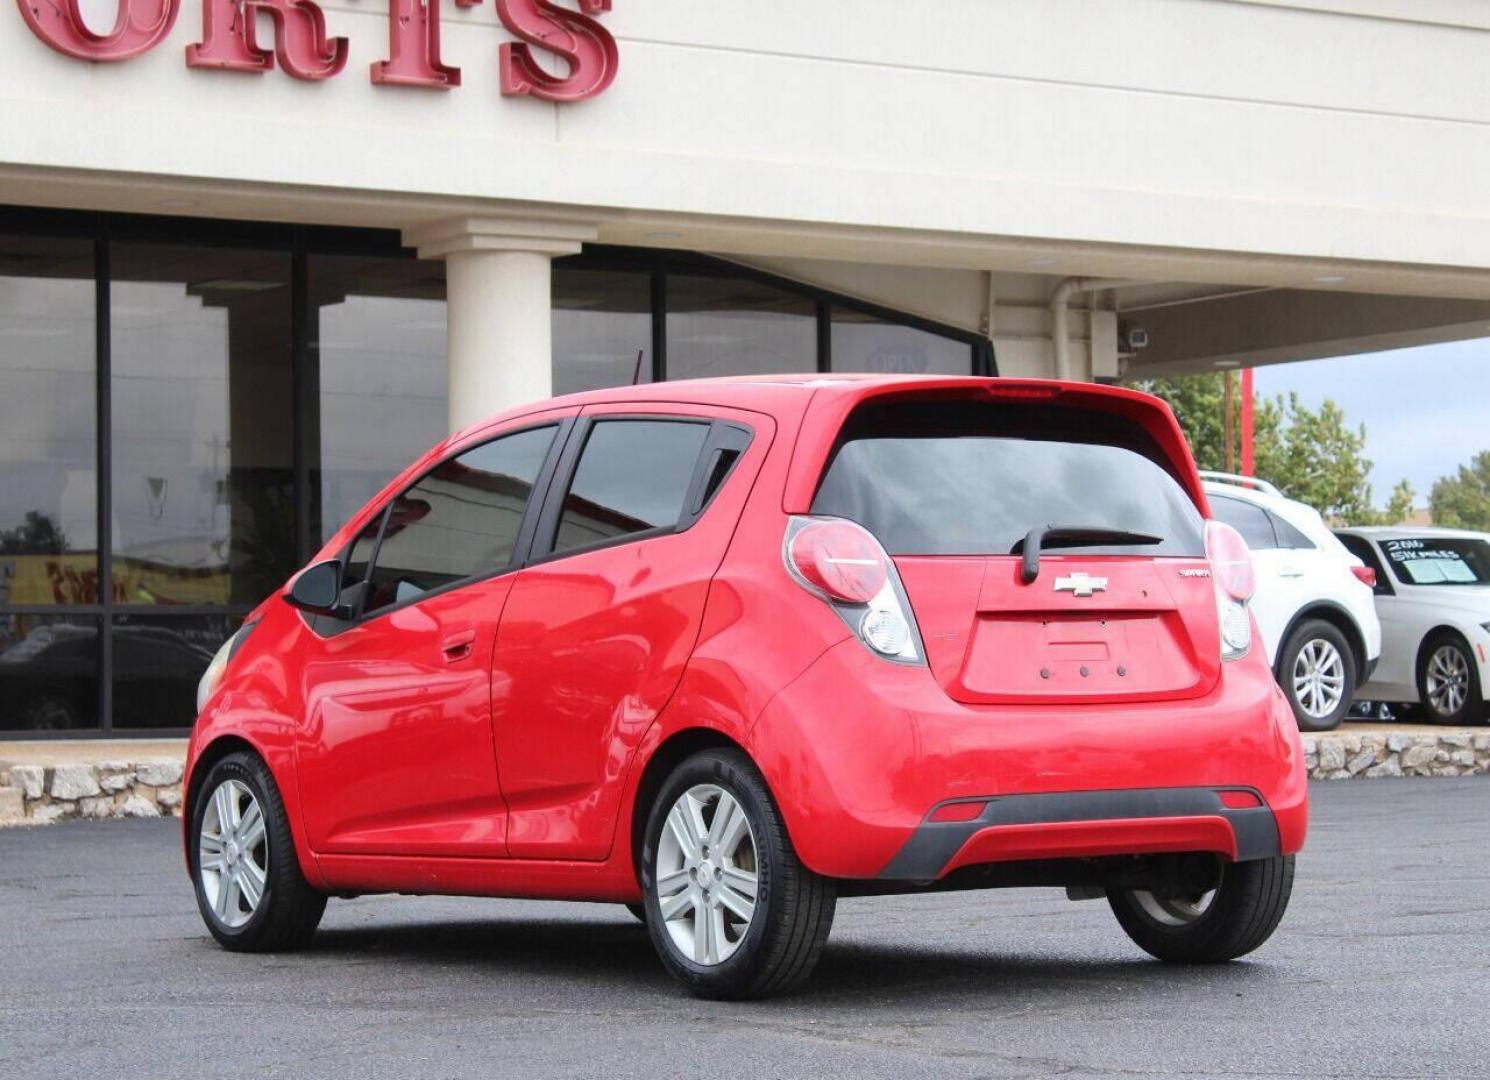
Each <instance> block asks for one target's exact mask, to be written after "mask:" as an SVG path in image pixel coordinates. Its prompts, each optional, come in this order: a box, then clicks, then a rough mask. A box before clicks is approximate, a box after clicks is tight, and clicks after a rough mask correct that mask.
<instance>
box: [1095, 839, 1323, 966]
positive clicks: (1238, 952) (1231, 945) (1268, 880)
mask: <svg viewBox="0 0 1490 1080" xmlns="http://www.w3.org/2000/svg"><path fill="white" fill-rule="evenodd" d="M1292 892H1293V856H1292V855H1288V856H1282V857H1278V858H1272V859H1257V860H1254V861H1250V862H1241V863H1229V864H1227V865H1225V866H1224V867H1222V870H1221V880H1220V882H1219V884H1217V885H1216V887H1215V888H1213V889H1210V890H1208V891H1203V892H1195V893H1183V892H1174V891H1161V890H1157V889H1155V890H1148V889H1115V890H1112V891H1110V892H1109V893H1108V895H1107V902H1108V903H1109V904H1110V905H1111V907H1112V913H1113V914H1114V915H1116V916H1117V920H1118V922H1119V924H1121V925H1122V928H1123V929H1124V930H1125V931H1126V932H1127V934H1128V936H1129V937H1130V938H1132V939H1133V943H1134V944H1135V945H1137V946H1138V947H1139V948H1140V949H1142V950H1143V951H1144V952H1146V953H1148V954H1149V955H1150V956H1154V957H1157V958H1158V959H1160V960H1165V961H1168V962H1169V963H1174V964H1216V963H1221V962H1223V961H1226V960H1235V959H1236V958H1237V957H1239V956H1245V955H1246V954H1247V953H1249V952H1251V951H1252V950H1253V949H1256V948H1257V947H1258V946H1259V945H1261V944H1262V943H1263V942H1264V941H1266V940H1267V939H1268V938H1269V937H1271V936H1272V934H1273V931H1274V930H1276V929H1277V928H1278V923H1279V921H1280V920H1281V919H1282V918H1283V913H1284V911H1286V910H1287V909H1288V898H1289V895H1290V894H1291V893H1292Z"/></svg>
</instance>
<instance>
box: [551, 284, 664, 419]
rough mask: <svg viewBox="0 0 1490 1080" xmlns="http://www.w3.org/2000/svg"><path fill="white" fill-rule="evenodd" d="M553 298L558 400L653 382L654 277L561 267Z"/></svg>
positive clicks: (555, 371) (556, 391)
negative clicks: (570, 395)
mask: <svg viewBox="0 0 1490 1080" xmlns="http://www.w3.org/2000/svg"><path fill="white" fill-rule="evenodd" d="M553 296H554V314H553V335H554V374H553V379H554V394H555V395H556V396H557V395H559V394H575V393H579V392H580V391H582V390H600V389H604V388H606V387H610V386H629V385H630V384H631V382H632V380H633V379H635V380H636V381H637V382H651V381H652V284H651V277H650V275H648V274H644V273H618V272H613V271H609V270H571V269H569V268H567V267H563V266H556V267H555V268H554V285H553ZM638 352H640V353H641V354H642V360H641V370H640V374H639V375H638V373H637V353H638Z"/></svg>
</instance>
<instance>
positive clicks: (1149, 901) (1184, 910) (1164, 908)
mask: <svg viewBox="0 0 1490 1080" xmlns="http://www.w3.org/2000/svg"><path fill="white" fill-rule="evenodd" d="M1133 899H1135V900H1137V901H1138V906H1139V907H1141V908H1142V909H1143V911H1144V914H1145V915H1147V916H1148V917H1149V918H1151V919H1153V920H1154V921H1155V922H1157V923H1162V924H1163V925H1164V926H1188V925H1189V924H1190V923H1193V922H1194V921H1195V920H1196V919H1199V918H1200V917H1201V916H1202V915H1204V914H1205V913H1206V912H1207V911H1209V910H1210V909H1211V904H1212V903H1213V902H1214V901H1215V899H1216V890H1215V889H1211V890H1210V891H1209V892H1203V893H1197V894H1195V895H1194V896H1168V895H1161V894H1159V893H1153V892H1147V891H1145V890H1142V889H1135V890H1134V891H1133Z"/></svg>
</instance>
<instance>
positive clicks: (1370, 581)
mask: <svg viewBox="0 0 1490 1080" xmlns="http://www.w3.org/2000/svg"><path fill="white" fill-rule="evenodd" d="M1350 572H1351V573H1352V574H1354V575H1355V576H1356V577H1357V578H1358V579H1359V580H1360V583H1361V584H1362V585H1365V586H1366V587H1367V588H1371V589H1374V588H1376V571H1375V570H1373V569H1372V568H1371V567H1369V566H1352V567H1351V568H1350Z"/></svg>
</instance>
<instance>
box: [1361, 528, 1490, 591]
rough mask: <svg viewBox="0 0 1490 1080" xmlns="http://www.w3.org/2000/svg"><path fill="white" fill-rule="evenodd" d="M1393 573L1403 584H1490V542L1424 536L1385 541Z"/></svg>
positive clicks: (1383, 545) (1383, 542)
mask: <svg viewBox="0 0 1490 1080" xmlns="http://www.w3.org/2000/svg"><path fill="white" fill-rule="evenodd" d="M1381 547H1382V550H1383V551H1385V552H1386V555H1387V562H1389V563H1391V565H1392V573H1393V574H1395V575H1396V576H1397V580H1398V581H1400V582H1402V583H1403V584H1404V585H1485V584H1490V544H1487V543H1485V541H1483V540H1451V539H1441V538H1438V537H1422V538H1415V539H1407V540H1383V541H1382V542H1381Z"/></svg>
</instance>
